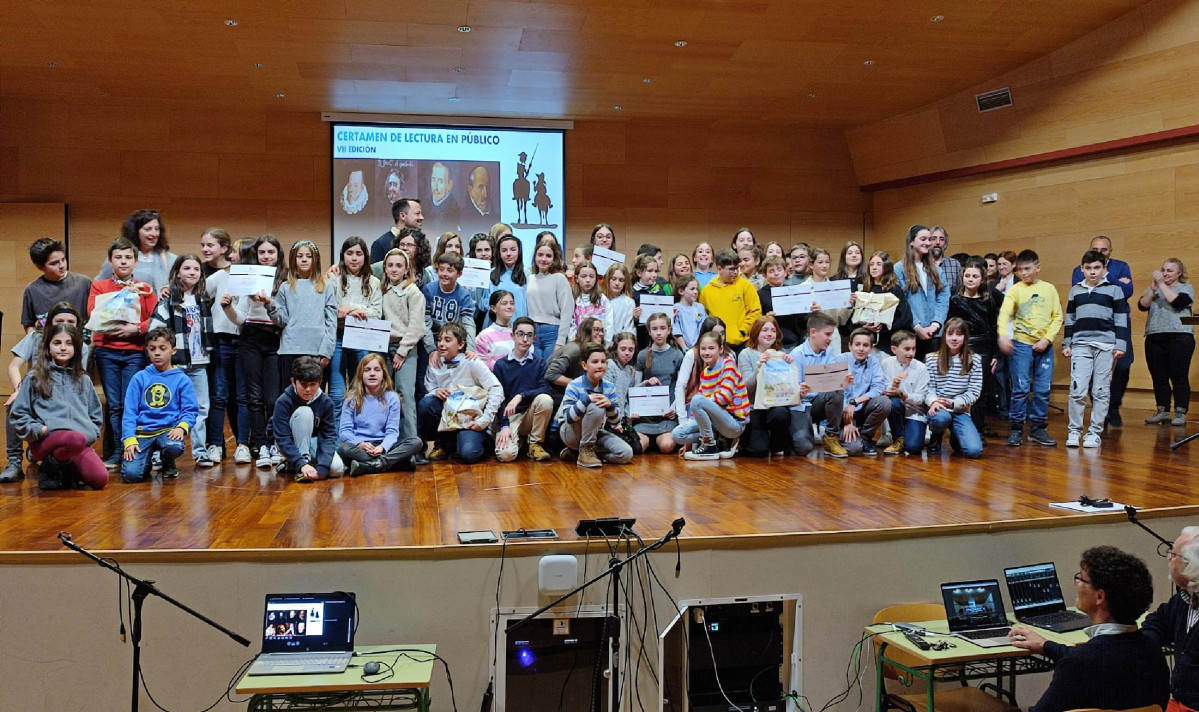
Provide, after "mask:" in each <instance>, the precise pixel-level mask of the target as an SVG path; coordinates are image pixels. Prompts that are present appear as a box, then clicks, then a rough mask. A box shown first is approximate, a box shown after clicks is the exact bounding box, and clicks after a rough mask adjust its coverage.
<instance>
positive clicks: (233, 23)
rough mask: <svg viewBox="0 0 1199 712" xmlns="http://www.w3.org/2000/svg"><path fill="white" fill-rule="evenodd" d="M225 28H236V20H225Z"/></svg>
mask: <svg viewBox="0 0 1199 712" xmlns="http://www.w3.org/2000/svg"><path fill="white" fill-rule="evenodd" d="M225 25H226V26H227V27H237V20H225Z"/></svg>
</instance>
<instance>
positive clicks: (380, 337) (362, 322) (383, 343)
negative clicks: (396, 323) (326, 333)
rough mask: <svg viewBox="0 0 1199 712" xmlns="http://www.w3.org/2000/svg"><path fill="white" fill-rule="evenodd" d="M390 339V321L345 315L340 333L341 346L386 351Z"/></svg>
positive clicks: (379, 351)
mask: <svg viewBox="0 0 1199 712" xmlns="http://www.w3.org/2000/svg"><path fill="white" fill-rule="evenodd" d="M390 339H391V322H390V321H383V320H382V319H357V318H355V317H352V316H350V317H346V328H345V331H344V332H343V333H342V335H341V346H342V348H346V349H358V350H359V351H375V352H377V353H383V354H385V353H387V343H388V341H389V340H390Z"/></svg>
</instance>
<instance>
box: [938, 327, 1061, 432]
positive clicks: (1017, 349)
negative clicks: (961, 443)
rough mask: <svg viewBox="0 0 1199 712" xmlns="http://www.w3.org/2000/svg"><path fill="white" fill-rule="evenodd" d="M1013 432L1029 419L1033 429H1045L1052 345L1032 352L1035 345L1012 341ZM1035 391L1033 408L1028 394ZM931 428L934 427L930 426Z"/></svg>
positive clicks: (1051, 374)
mask: <svg viewBox="0 0 1199 712" xmlns="http://www.w3.org/2000/svg"><path fill="white" fill-rule="evenodd" d="M1011 364H1012V366H1011V368H1012V372H1011V377H1012V402H1011V426H1012V430H1022V429H1023V428H1024V421H1025V420H1028V421H1029V423H1031V424H1032V427H1033V428H1044V427H1045V425H1046V424H1047V423H1048V422H1049V387H1050V385H1052V383H1053V346H1052V345H1050V347H1049V348H1047V349H1045V351H1043V352H1042V353H1037V352H1035V351H1033V349H1032V344H1025V343H1022V342H1020V341H1013V342H1012V354H1011ZM1030 391H1031V392H1032V408H1031V409H1030V408H1029V406H1028V394H1029V392H1030ZM930 427H931V425H930Z"/></svg>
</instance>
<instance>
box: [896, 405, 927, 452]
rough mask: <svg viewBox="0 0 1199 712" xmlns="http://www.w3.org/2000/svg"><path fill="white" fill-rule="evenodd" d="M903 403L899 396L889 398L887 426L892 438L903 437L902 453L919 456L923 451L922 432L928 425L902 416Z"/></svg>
mask: <svg viewBox="0 0 1199 712" xmlns="http://www.w3.org/2000/svg"><path fill="white" fill-rule="evenodd" d="M903 409H904V403H903V400H902V399H900V397H899V396H892V397H891V413H890V414H889V415H888V416H887V424H888V425H890V426H891V435H892V437H900V436H902V437H903V451H904V452H906V453H907V454H909V455H919V454H920V451H921V450H923V449H924V431H925V430H926V429H927V427H928V425H927V424H926V423H925V422H924V421H923V420H917V419H916V418H907V417H905V416H904V410H903Z"/></svg>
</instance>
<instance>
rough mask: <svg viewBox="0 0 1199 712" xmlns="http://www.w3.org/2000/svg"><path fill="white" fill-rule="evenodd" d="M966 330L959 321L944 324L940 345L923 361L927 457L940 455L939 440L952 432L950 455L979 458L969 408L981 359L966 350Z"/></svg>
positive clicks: (978, 384)
mask: <svg viewBox="0 0 1199 712" xmlns="http://www.w3.org/2000/svg"><path fill="white" fill-rule="evenodd" d="M969 342H970V328H969V327H968V326H966V322H965V321H963V320H962V319H961V318H959V317H954V318H952V319H950V320H949V321H948V322H946V324H945V330H944V332H943V334H942V339H941V345H940V347H939V348H938V349H937V350H936V352H934V353H931V354H929V355H928V356H926V357H925V358H924V363H925V365H926V366H928V376H929V381H928V395H927V396H925V398H924V402H925V403H926V404H927V405H928V428H929V431H930V432H931V433H932V437H930V438H929V441H928V454H929V455H932V456H937V455H940V454H941V438H942V436H943V435H944V433H945V431H946V430H947V429H949V428H952V432H951V433H950V436H949V443H950V445H952V446H953V449H954V452H959V453H961V454H963V455H965V456H966V457H969V458H971V459H974V458H979V457H982V454H983V442H982V438H981V437H979V434H978V429H977V428H975V427H974V421H973V420H972V419H971V418H970V406H972V405H974V402H975V401H977V400H978V397H979V396H980V395H981V394H982V389H983V367H982V358H981V357H980V356H979V355H978V354H976V353H974V352H973V351H971V350H970V344H969Z"/></svg>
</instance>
